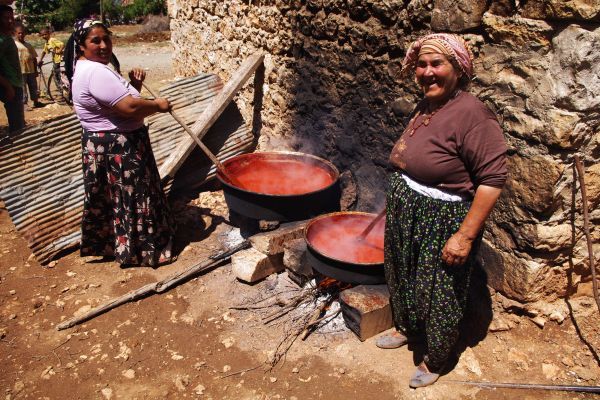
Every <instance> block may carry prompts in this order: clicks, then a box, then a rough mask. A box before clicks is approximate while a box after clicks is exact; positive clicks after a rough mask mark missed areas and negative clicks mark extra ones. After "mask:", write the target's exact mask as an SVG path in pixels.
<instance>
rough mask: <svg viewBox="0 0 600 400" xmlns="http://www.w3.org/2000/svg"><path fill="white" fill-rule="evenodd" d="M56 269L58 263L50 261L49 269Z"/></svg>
mask: <svg viewBox="0 0 600 400" xmlns="http://www.w3.org/2000/svg"><path fill="white" fill-rule="evenodd" d="M54 267H56V261H50V262H49V263H48V268H54Z"/></svg>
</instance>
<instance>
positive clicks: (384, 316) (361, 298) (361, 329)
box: [340, 285, 393, 341]
mask: <svg viewBox="0 0 600 400" xmlns="http://www.w3.org/2000/svg"><path fill="white" fill-rule="evenodd" d="M389 298H390V294H389V291H388V287H387V285H361V286H356V287H353V288H350V289H346V290H344V291H343V292H342V293H340V306H341V308H342V316H343V317H344V322H345V323H346V326H347V327H348V328H349V329H350V330H351V331H352V332H354V333H355V334H356V335H357V336H358V338H359V339H360V340H361V341H365V340H366V339H368V338H370V337H371V336H375V335H377V334H378V333H380V332H383V331H385V330H387V329H390V328H391V327H392V325H393V322H392V309H391V307H390V301H389Z"/></svg>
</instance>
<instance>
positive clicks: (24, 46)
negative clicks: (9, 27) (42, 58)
mask: <svg viewBox="0 0 600 400" xmlns="http://www.w3.org/2000/svg"><path fill="white" fill-rule="evenodd" d="M25 35H26V31H25V27H24V26H23V25H22V24H17V26H16V27H15V44H16V45H17V50H18V51H19V62H20V63H21V73H22V74H23V105H24V106H27V100H28V97H27V88H29V95H30V96H31V100H32V101H33V106H34V107H43V106H44V105H43V104H42V103H40V102H39V101H38V96H39V93H38V86H37V79H36V78H37V75H38V74H37V70H36V68H35V67H36V61H37V53H36V51H35V49H34V48H33V46H32V45H31V43H29V42H27V41H25Z"/></svg>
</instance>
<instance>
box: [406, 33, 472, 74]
mask: <svg viewBox="0 0 600 400" xmlns="http://www.w3.org/2000/svg"><path fill="white" fill-rule="evenodd" d="M429 53H440V54H444V55H445V56H446V57H449V58H450V59H453V60H455V61H456V63H457V64H458V66H459V67H460V69H461V70H462V72H463V73H464V74H465V75H466V76H467V77H468V78H469V79H471V78H472V77H473V54H472V53H471V50H469V47H468V46H467V43H466V42H465V41H464V39H463V38H461V37H460V36H458V35H454V34H451V33H432V34H430V35H426V36H423V37H422V38H420V39H418V40H416V41H414V42H413V43H412V44H411V45H410V47H409V48H408V51H407V52H406V56H405V57H404V61H403V62H402V71H401V73H402V74H403V75H404V76H406V75H408V74H409V73H410V72H412V71H414V69H415V67H416V64H417V60H418V59H419V55H421V54H429Z"/></svg>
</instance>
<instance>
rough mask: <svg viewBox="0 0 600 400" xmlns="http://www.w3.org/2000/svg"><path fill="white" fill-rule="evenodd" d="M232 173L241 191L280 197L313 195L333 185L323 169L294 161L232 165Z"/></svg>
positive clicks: (265, 160)
mask: <svg viewBox="0 0 600 400" xmlns="http://www.w3.org/2000/svg"><path fill="white" fill-rule="evenodd" d="M232 173H233V175H234V177H235V178H236V179H237V180H238V182H239V186H240V187H241V188H242V189H244V190H247V191H249V192H255V193H263V194H270V195H279V196H285V195H288V196H289V195H300V194H305V193H312V192H316V191H318V190H322V189H324V188H326V187H328V186H329V185H331V184H332V183H333V182H334V177H332V176H331V174H330V173H329V172H328V171H327V170H325V169H323V168H322V167H319V166H318V165H314V164H310V163H307V162H303V161H300V160H294V159H276V158H275V159H271V158H263V157H256V158H253V159H248V160H247V161H245V162H244V163H241V164H240V165H235V167H234V168H233V169H232Z"/></svg>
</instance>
